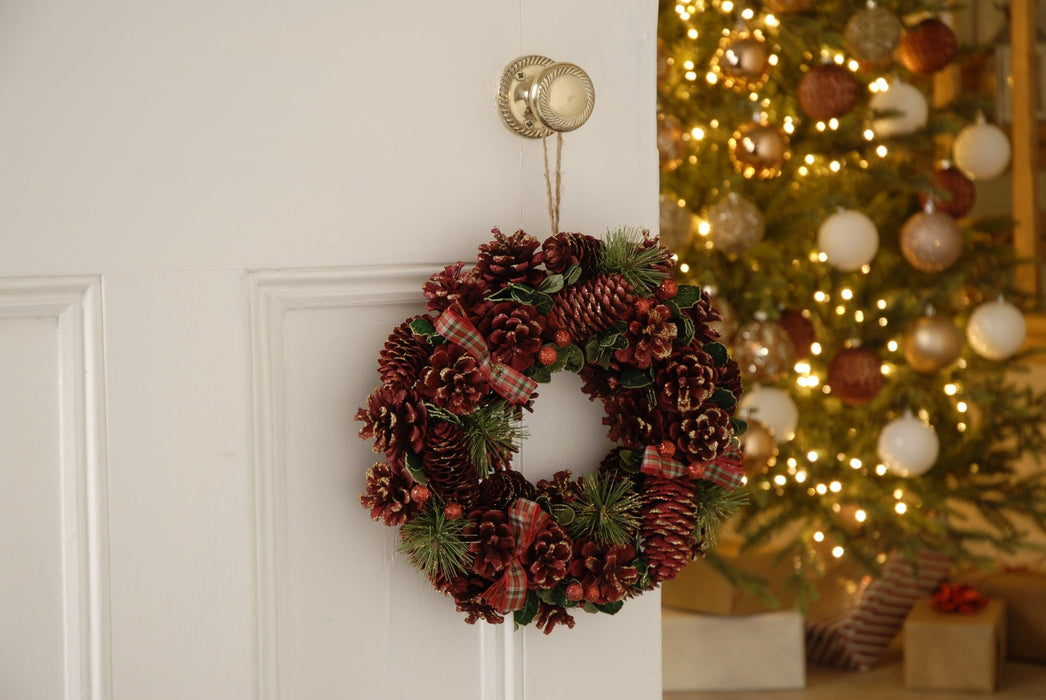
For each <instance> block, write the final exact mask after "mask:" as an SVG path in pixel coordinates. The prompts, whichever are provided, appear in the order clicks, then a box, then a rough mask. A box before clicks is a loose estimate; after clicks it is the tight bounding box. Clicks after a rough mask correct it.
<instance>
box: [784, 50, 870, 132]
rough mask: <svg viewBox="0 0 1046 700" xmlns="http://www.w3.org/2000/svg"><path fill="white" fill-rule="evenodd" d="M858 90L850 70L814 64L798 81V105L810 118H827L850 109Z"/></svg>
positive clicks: (839, 114)
mask: <svg viewBox="0 0 1046 700" xmlns="http://www.w3.org/2000/svg"><path fill="white" fill-rule="evenodd" d="M859 90H860V85H859V84H858V82H857V78H855V77H854V75H853V73H852V72H851V71H849V70H847V69H846V68H843V67H842V66H839V65H836V64H834V63H825V64H823V65H820V66H814V67H813V68H811V69H810V70H808V71H807V72H806V74H804V75H803V77H802V78H801V79H800V80H799V90H798V96H799V106H800V107H802V108H803V111H804V112H806V114H807V116H809V117H810V118H811V119H817V120H819V121H827V120H829V119H832V118H833V117H841V116H843V115H844V114H846V113H847V112H849V111H850V110H851V109H853V106H854V105H855V104H857V95H858V91H859Z"/></svg>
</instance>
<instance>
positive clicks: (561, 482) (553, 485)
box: [537, 469, 581, 503]
mask: <svg viewBox="0 0 1046 700" xmlns="http://www.w3.org/2000/svg"><path fill="white" fill-rule="evenodd" d="M572 476H573V475H572V474H571V473H570V470H569V469H563V470H561V471H558V472H556V473H555V474H553V475H552V480H551V481H549V480H548V479H539V480H538V483H537V490H538V492H539V493H542V494H545V495H546V496H548V497H549V499H550V500H551V501H552V502H553V503H572V502H573V501H576V500H577V498H578V496H580V495H581V484H580V483H579V482H578V481H577V480H576V479H572V478H571V477H572Z"/></svg>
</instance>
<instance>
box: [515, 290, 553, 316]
mask: <svg viewBox="0 0 1046 700" xmlns="http://www.w3.org/2000/svg"><path fill="white" fill-rule="evenodd" d="M531 299H532V300H531V301H529V302H521V303H524V304H527V303H529V304H532V305H533V306H534V308H535V309H537V310H538V313H542V314H547V313H548V312H549V311H551V310H552V297H551V296H550V295H548V294H545V293H544V292H534V294H533V295H532V297H531Z"/></svg>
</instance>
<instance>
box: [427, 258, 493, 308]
mask: <svg viewBox="0 0 1046 700" xmlns="http://www.w3.org/2000/svg"><path fill="white" fill-rule="evenodd" d="M421 291H422V293H423V294H424V295H425V298H426V299H428V303H427V304H426V308H428V310H429V311H436V312H439V313H442V312H443V311H445V310H446V309H447V307H449V306H450V305H451V304H453V303H455V302H457V303H458V304H460V305H461V308H462V309H464V310H465V311H466V312H468V311H470V310H471V309H472V308H473V307H474V306H476V305H477V304H480V303H481V302H482V301H483V296H484V294H485V293H486V291H487V284H486V282H484V281H483V280H482V279H481V278H480V276H479V274H478V273H477V272H476V271H475V270H466V269H465V263H463V262H459V263H456V264H454V265H447V266H446V267H445V268H443V271H442V272H438V273H436V274H435V275H433V276H432V277H429V279H428V281H427V282H425V284H424V285H423V286H422V288H421Z"/></svg>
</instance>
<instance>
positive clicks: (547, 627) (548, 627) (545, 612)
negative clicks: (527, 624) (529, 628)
mask: <svg viewBox="0 0 1046 700" xmlns="http://www.w3.org/2000/svg"><path fill="white" fill-rule="evenodd" d="M534 625H535V626H536V627H537V628H538V629H539V630H541V631H542V632H544V633H545V634H549V633H550V632H551V631H552V630H553V629H555V627H556V625H566V626H567V628H568V629H573V628H574V616H573V615H571V614H570V613H568V612H567V609H566V608H564V607H561V606H559V605H549V604H548V603H546V602H545V601H540V602H539V603H538V613H537V615H536V616H535V617H534Z"/></svg>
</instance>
